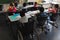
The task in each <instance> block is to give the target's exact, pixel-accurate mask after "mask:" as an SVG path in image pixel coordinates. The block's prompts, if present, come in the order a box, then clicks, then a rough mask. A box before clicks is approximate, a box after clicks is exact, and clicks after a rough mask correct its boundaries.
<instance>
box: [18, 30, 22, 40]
mask: <svg viewBox="0 0 60 40" xmlns="http://www.w3.org/2000/svg"><path fill="white" fill-rule="evenodd" d="M18 40H23V36H22V33H21V32H20V31H19V30H18Z"/></svg>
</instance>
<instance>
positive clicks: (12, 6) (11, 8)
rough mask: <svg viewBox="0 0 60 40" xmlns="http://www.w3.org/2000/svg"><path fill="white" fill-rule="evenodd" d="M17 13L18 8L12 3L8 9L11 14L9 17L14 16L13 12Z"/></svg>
mask: <svg viewBox="0 0 60 40" xmlns="http://www.w3.org/2000/svg"><path fill="white" fill-rule="evenodd" d="M16 11H17V8H16V7H15V5H14V3H10V6H9V8H8V12H10V13H9V15H12V14H13V13H11V12H16Z"/></svg>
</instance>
